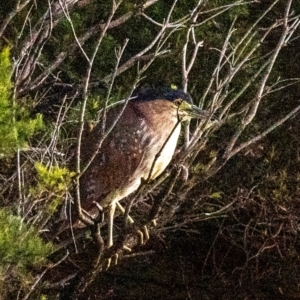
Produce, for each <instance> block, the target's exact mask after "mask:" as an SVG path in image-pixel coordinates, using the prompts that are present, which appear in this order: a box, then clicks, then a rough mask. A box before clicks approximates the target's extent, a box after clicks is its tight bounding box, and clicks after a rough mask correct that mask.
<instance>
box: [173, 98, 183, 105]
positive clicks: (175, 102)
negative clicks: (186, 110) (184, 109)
mask: <svg viewBox="0 0 300 300" xmlns="http://www.w3.org/2000/svg"><path fill="white" fill-rule="evenodd" d="M181 103H182V99H175V100H174V104H175V105H177V106H180V104H181Z"/></svg>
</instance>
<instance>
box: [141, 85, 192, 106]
mask: <svg viewBox="0 0 300 300" xmlns="http://www.w3.org/2000/svg"><path fill="white" fill-rule="evenodd" d="M156 99H166V100H169V101H172V102H173V101H174V100H176V99H182V100H185V101H187V102H188V103H193V101H192V97H191V96H190V95H189V94H188V93H185V92H184V91H183V90H180V89H178V90H177V89H176V90H175V89H172V88H165V87H161V88H155V89H154V88H144V89H141V90H140V91H139V92H138V93H137V100H140V101H151V100H156Z"/></svg>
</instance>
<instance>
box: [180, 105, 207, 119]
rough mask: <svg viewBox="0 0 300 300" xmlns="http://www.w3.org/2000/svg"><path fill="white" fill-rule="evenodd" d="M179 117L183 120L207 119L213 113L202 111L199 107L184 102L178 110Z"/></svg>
mask: <svg viewBox="0 0 300 300" xmlns="http://www.w3.org/2000/svg"><path fill="white" fill-rule="evenodd" d="M178 115H179V117H180V118H182V119H183V120H188V119H192V118H196V119H207V118H209V117H210V115H211V113H210V112H208V111H206V110H202V109H200V108H199V107H198V106H196V105H193V104H190V103H188V102H186V101H182V102H181V104H180V106H179V108H178Z"/></svg>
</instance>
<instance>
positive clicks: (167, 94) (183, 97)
mask: <svg viewBox="0 0 300 300" xmlns="http://www.w3.org/2000/svg"><path fill="white" fill-rule="evenodd" d="M138 98H139V99H142V100H146V101H147V100H154V99H165V100H168V101H170V102H172V104H173V105H174V109H176V111H177V117H178V119H179V120H180V121H187V120H190V119H192V118H196V119H207V118H209V116H210V115H211V114H210V113H209V112H208V111H205V110H202V109H200V108H199V107H198V106H196V105H194V104H193V101H192V98H191V96H190V95H189V94H188V93H185V92H183V91H182V90H175V89H171V88H160V89H146V90H145V91H143V92H142V93H139V95H138Z"/></svg>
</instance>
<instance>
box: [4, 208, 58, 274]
mask: <svg viewBox="0 0 300 300" xmlns="http://www.w3.org/2000/svg"><path fill="white" fill-rule="evenodd" d="M53 249H54V248H53V246H52V244H50V243H45V242H44V241H43V240H42V239H41V238H40V237H39V236H38V232H37V230H36V229H35V228H34V227H32V226H30V227H29V226H27V225H26V224H24V223H23V221H22V219H21V218H20V217H18V216H15V215H13V214H12V212H10V211H9V210H6V209H0V268H1V269H2V270H4V267H6V266H8V265H10V266H14V267H15V268H17V269H18V270H19V271H24V270H25V269H26V268H27V267H29V266H32V265H36V264H39V263H42V262H44V261H45V257H46V256H47V255H49V254H50V253H51V252H52V251H53Z"/></svg>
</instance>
